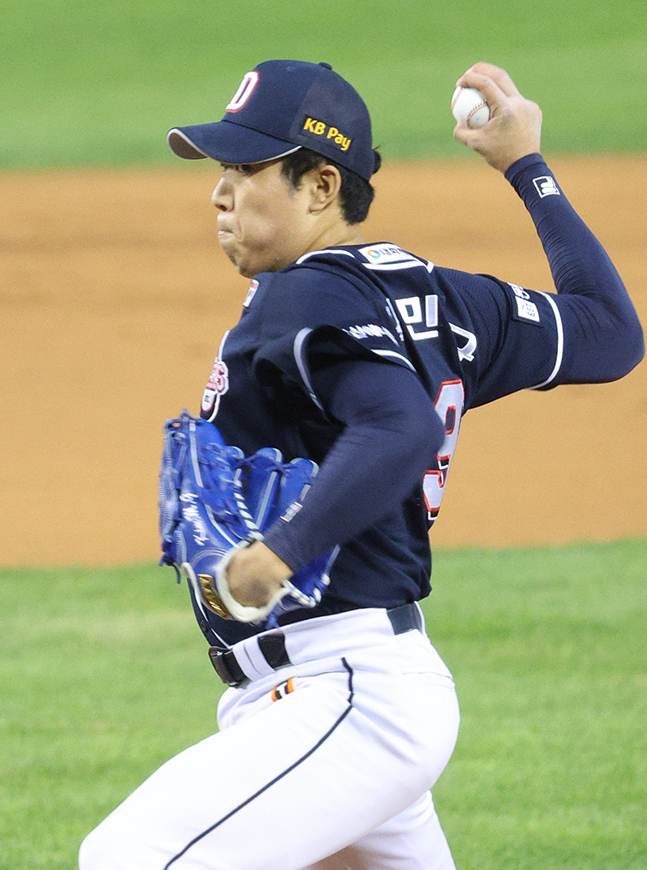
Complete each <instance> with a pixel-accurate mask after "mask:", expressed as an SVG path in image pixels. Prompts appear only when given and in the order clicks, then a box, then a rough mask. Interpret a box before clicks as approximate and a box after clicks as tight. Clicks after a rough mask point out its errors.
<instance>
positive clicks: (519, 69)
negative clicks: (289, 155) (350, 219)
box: [0, 0, 647, 169]
mask: <svg viewBox="0 0 647 870" xmlns="http://www.w3.org/2000/svg"><path fill="white" fill-rule="evenodd" d="M271 57H296V58H299V59H303V60H311V61H319V60H327V61H328V62H330V63H332V64H333V65H334V67H335V68H336V69H338V71H339V72H341V73H342V75H345V76H346V77H347V78H349V79H350V80H351V81H352V82H353V84H355V85H356V87H357V88H358V90H359V91H360V92H361V93H362V94H363V96H364V97H365V99H366V101H367V103H368V105H369V107H370V109H371V111H372V114H373V118H374V133H375V142H376V143H377V144H380V145H381V147H382V150H383V153H384V155H385V156H386V157H387V158H392V157H411V156H423V157H433V156H439V155H440V156H448V155H453V156H457V157H460V156H463V155H467V152H466V151H465V150H463V149H461V148H459V146H458V145H457V144H456V143H455V142H454V141H453V140H452V136H451V131H452V128H453V123H454V122H453V119H452V116H451V113H450V111H449V102H450V99H451V94H452V91H453V87H454V83H455V81H456V79H457V77H458V76H459V75H460V74H461V73H462V72H463V71H464V70H465V68H466V67H468V66H469V65H470V64H472V63H473V62H474V61H476V60H491V61H493V62H494V63H497V64H499V65H502V66H505V67H507V68H508V69H509V70H510V72H511V73H512V75H513V77H514V78H515V79H516V81H517V82H518V84H519V86H520V87H521V89H522V90H523V91H524V92H525V93H526V94H527V95H528V96H531V97H532V98H534V99H536V100H537V101H538V102H539V103H540V104H541V106H542V108H543V109H544V116H545V122H546V123H545V134H544V149H545V150H546V151H547V152H588V151H595V152H597V151H635V152H642V151H643V150H644V149H645V141H647V113H645V111H644V107H645V89H644V82H645V76H646V74H647V5H646V4H645V3H644V2H643V0H624V2H623V3H618V4H615V5H614V6H613V8H610V7H609V6H608V5H607V4H600V3H596V2H594V0H545V2H543V3H541V4H540V3H536V2H534V0H518V2H516V3H515V4H514V6H510V4H508V3H503V2H501V0H495V2H491V0H489V2H485V0H455V2H452V3H450V4H448V3H440V2H431V3H430V2H429V0H400V2H398V3H397V4H394V3H392V2H387V0H328V2H327V3H325V4H321V3H320V2H319V0H246V2H245V3H244V4H242V5H241V4H235V3H220V2H217V0H196V2H193V3H177V2H174V0H114V2H112V3H104V2H101V0H66V2H65V3H61V2H60V0H3V2H2V27H0V59H1V60H0V63H2V85H3V86H2V93H1V94H0V167H4V168H5V169H10V168H30V167H43V166H71V165H92V166H100V165H115V164H132V165H137V164H141V163H162V164H163V163H168V164H171V163H172V161H173V157H172V155H171V154H170V153H169V152H168V151H167V149H166V145H165V142H164V136H165V134H166V131H167V130H168V129H169V128H170V127H173V126H176V125H178V124H189V123H201V122H204V121H211V120H217V119H218V118H220V117H221V115H222V114H223V112H224V106H225V105H226V103H227V101H228V100H229V98H230V97H231V96H232V95H233V93H234V91H235V90H236V88H237V86H238V84H239V82H240V79H241V78H242V75H243V73H244V72H245V71H246V70H248V69H251V68H252V67H253V66H255V65H256V64H257V63H259V62H260V61H261V60H266V59H268V58H271ZM634 107H635V108H636V111H635V113H634V112H633V108H634Z"/></svg>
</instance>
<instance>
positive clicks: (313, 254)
mask: <svg viewBox="0 0 647 870" xmlns="http://www.w3.org/2000/svg"><path fill="white" fill-rule="evenodd" d="M317 254H344V255H345V256H346V257H352V258H353V260H354V259H355V257H353V255H352V254H351V252H350V251H341V250H339V249H337V248H324V249H323V250H322V251H310V252H309V253H308V254H304V255H303V256H302V257H299V259H298V260H297V261H296V264H297V266H300V265H301V263H303V262H304V261H305V260H307V259H308V257H316V256H317Z"/></svg>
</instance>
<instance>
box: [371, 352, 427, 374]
mask: <svg viewBox="0 0 647 870" xmlns="http://www.w3.org/2000/svg"><path fill="white" fill-rule="evenodd" d="M369 350H371V351H372V352H373V353H376V354H377V355H378V356H392V357H395V359H401V360H402V362H404V363H406V364H407V365H408V366H409V368H410V369H411V371H412V372H415V370H416V369H415V366H414V365H412V364H411V362H410V361H409V360H408V359H407V358H406V356H402V354H401V353H396V352H395V351H394V350H375V348H372V347H371V348H369Z"/></svg>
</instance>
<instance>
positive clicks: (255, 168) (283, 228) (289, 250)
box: [211, 160, 312, 278]
mask: <svg viewBox="0 0 647 870" xmlns="http://www.w3.org/2000/svg"><path fill="white" fill-rule="evenodd" d="M222 168H223V173H222V178H221V179H220V181H219V182H218V185H217V187H216V189H215V190H214V192H213V195H212V197H211V201H212V203H213V204H214V206H215V207H216V209H217V210H218V242H219V243H220V247H221V248H222V249H223V251H224V252H225V254H226V255H227V256H228V257H229V259H230V260H231V262H232V263H233V264H234V266H235V267H236V269H238V271H239V272H240V274H241V275H244V276H246V277H249V278H251V277H252V276H253V275H256V274H257V273H258V272H275V271H277V270H278V269H282V268H283V267H284V266H287V265H289V264H290V263H292V262H294V260H296V259H298V257H300V256H301V254H303V253H305V252H306V251H307V250H308V249H309V248H308V238H309V234H311V232H312V223H311V220H310V211H311V210H310V208H309V205H310V202H311V194H310V190H309V188H308V186H307V185H304V186H303V187H300V188H298V189H295V188H293V187H292V185H291V184H290V182H289V181H288V179H287V178H285V177H284V176H283V175H282V174H281V163H280V161H278V160H273V161H271V162H268V163H256V164H251V165H239V164H223V167H222Z"/></svg>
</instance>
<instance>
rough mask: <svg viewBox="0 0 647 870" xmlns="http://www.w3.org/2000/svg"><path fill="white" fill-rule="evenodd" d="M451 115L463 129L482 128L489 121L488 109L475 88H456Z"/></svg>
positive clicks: (481, 95)
mask: <svg viewBox="0 0 647 870" xmlns="http://www.w3.org/2000/svg"><path fill="white" fill-rule="evenodd" d="M452 114H453V116H454V117H455V118H456V120H457V121H458V123H459V124H463V125H464V126H465V127H471V128H473V129H474V128H476V127H482V126H483V125H484V124H487V122H488V121H489V120H490V107H489V106H488V104H487V103H486V102H485V97H484V96H483V94H482V93H481V92H480V91H477V90H476V88H461V87H458V88H456V90H455V91H454V96H453V97H452Z"/></svg>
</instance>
